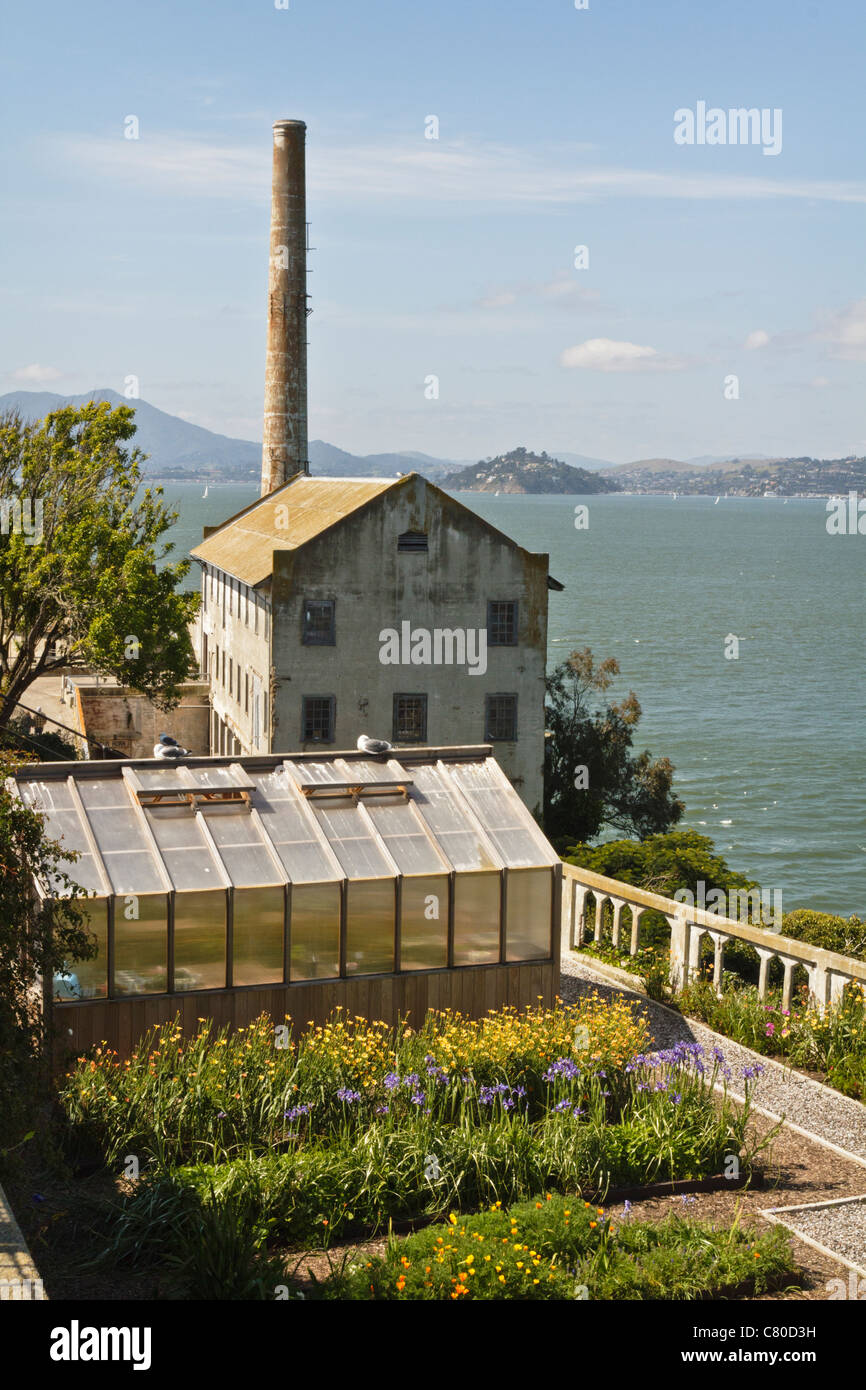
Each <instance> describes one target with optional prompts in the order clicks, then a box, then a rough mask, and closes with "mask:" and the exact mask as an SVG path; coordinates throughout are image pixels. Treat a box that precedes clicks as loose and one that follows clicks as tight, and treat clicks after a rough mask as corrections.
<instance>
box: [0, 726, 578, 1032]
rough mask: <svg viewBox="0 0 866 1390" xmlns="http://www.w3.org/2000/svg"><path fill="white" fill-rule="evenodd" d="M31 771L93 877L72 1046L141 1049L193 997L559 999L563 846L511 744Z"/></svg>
mask: <svg viewBox="0 0 866 1390" xmlns="http://www.w3.org/2000/svg"><path fill="white" fill-rule="evenodd" d="M16 784H17V789H18V793H19V795H20V796H21V798H22V799H23V800H24V802H25V803H26V804H27V805H28V806H30V807H32V808H33V809H35V810H38V811H40V812H42V813H43V814H44V815H45V818H46V833H47V834H48V835H49V836H50V837H51V838H53V839H56V840H59V841H61V842H62V844H63V847H64V848H65V849H67V850H70V851H74V852H75V853H76V855H77V856H78V857H77V859H75V861H74V862H72V863H71V864H70V865H69V867H68V870H67V872H68V873H69V876H70V877H71V878H72V879H73V880H74V881H75V882H77V883H78V884H79V885H80V886H81V887H82V888H83V889H84V890H85V891H86V892H87V894H88V895H89V896H88V900H87V908H88V911H89V918H90V927H91V930H92V932H93V933H94V934H95V936H96V939H97V942H98V947H99V950H98V954H97V956H96V958H95V959H94V960H92V961H79V962H72V961H70V962H68V963H67V968H66V971H65V972H64V973H63V975H59V976H57V977H55V980H54V983H53V988H50V989H46V991H45V992H46V994H47V995H52V996H53V997H54V1003H53V1007H54V1008H55V1011H56V1015H57V1017H58V1021H59V1022H60V1024H61V1027H60V1028H59V1030H58V1031H59V1035H60V1038H61V1041H62V1042H63V1043H65V1044H67V1045H68V1046H70V1047H73V1048H75V1049H81V1048H86V1047H87V1046H89V1045H90V1044H92V1043H94V1042H100V1041H104V1040H105V1041H108V1042H109V1043H110V1045H111V1046H114V1047H118V1049H119V1050H121V1051H124V1050H127V1049H128V1048H129V1047H130V1046H131V1045H132V1044H133V1043H134V1041H135V1039H136V1038H137V1037H139V1036H140V1035H141V1033H142V1032H143V1031H145V1029H146V1028H147V1027H148V1026H150V1025H152V1024H155V1023H160V1022H164V1021H167V1020H170V1019H172V1018H174V1017H175V1015H176V1014H177V1013H180V1015H181V1017H182V1020H183V1022H184V1024H185V1025H186V1026H188V1027H189V1028H191V1029H193V1030H194V1028H195V1026H196V1020H197V1019H198V1018H199V1017H203V1016H207V1017H210V1018H213V1019H214V1020H215V1021H216V1022H217V1023H223V1022H228V1023H231V1024H234V1025H241V1024H245V1023H247V1022H249V1021H251V1020H252V1019H253V1018H255V1017H257V1016H258V1015H259V1014H261V1013H262V1012H265V1011H267V1012H269V1013H270V1014H271V1016H272V1017H273V1018H275V1019H282V1018H283V1017H285V1015H287V1014H289V1015H291V1016H292V1017H293V1018H295V1019H297V1020H299V1022H301V1024H305V1023H306V1022H307V1021H310V1020H312V1021H316V1022H320V1021H322V1020H323V1019H325V1018H326V1017H328V1015H329V1014H330V1012H331V1011H332V1009H333V1008H334V1007H335V1006H336V1005H337V1004H343V1005H344V1007H346V1008H348V1009H349V1011H350V1012H351V1013H361V1014H364V1015H366V1016H368V1017H369V1016H373V1017H382V1018H385V1019H388V1020H391V1021H394V1020H396V1018H397V1017H398V1016H399V1015H401V1014H405V1013H406V1012H407V1011H408V1012H411V1013H412V1014H414V1015H416V1016H417V1017H419V1018H420V1017H423V1014H424V1012H425V1010H426V1009H427V1008H428V1007H431V1006H436V1007H459V1008H460V1009H461V1010H463V1011H465V1012H469V1013H474V1014H481V1013H483V1012H484V1011H485V1010H486V1009H487V1008H489V1007H491V1006H493V1005H498V1004H501V1003H503V1002H512V1003H515V1004H525V1003H528V1002H530V1000H532V1001H534V1000H536V999H537V998H538V997H539V996H541V997H542V998H544V999H545V1000H546V1002H548V1003H550V1002H552V1000H553V997H554V994H555V990H556V986H557V981H558V952H559V939H558V938H559V915H560V904H561V877H560V876H561V864H560V861H559V858H558V856H557V855H556V853H555V851H554V850H553V849H552V847H551V846H550V845H549V844H548V842H547V840H546V839H545V837H544V835H543V834H542V833H541V831H540V830H539V828H538V826H537V825H536V823H535V821H534V820H533V818H532V816H531V815H530V814H529V812H528V811H527V809H526V807H525V806H524V805H523V803H522V802H521V800H520V798H519V797H518V796H517V794H516V793H515V791H514V789H513V788H512V787H511V785H510V784H509V781H508V779H507V778H506V777H505V775H504V774H503V772H502V770H501V768H499V766H498V765H497V763H496V761H495V759H494V758H493V757H492V756H491V750H490V748H486V747H476V748H464V749H459V748H458V749H454V748H450V749H434V748H423V749H417V750H415V752H414V753H411V754H408V755H405V754H402V753H401V754H400V755H399V757H397V756H387V757H382V758H375V759H374V758H370V757H369V756H365V755H363V754H361V753H357V752H355V753H342V754H334V755H332V756H329V757H323V756H321V755H298V756H295V757H288V758H282V757H279V756H270V757H258V758H247V759H239V760H236V761H232V760H228V759H227V760H215V759H190V760H189V761H187V762H185V763H183V764H180V765H173V764H168V765H166V764H158V763H156V762H154V761H153V760H149V761H147V762H144V761H141V762H137V761H133V762H93V763H84V762H82V763H53V764H42V765H39V766H30V767H26V768H23V769H21V771H20V772H19V773H18V774H17V777H16ZM57 889H58V886H57V885H54V889H53V891H54V892H57ZM39 891H40V892H41V893H42V894H43V895H50V894H51V893H52V886H51V885H41V886H40V890H39ZM45 983H46V984H47V982H45Z"/></svg>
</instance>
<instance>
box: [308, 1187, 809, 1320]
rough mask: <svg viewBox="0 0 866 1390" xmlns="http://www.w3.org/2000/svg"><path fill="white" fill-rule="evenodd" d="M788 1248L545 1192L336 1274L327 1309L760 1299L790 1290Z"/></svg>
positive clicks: (456, 1222)
mask: <svg viewBox="0 0 866 1390" xmlns="http://www.w3.org/2000/svg"><path fill="white" fill-rule="evenodd" d="M794 1272H795V1265H794V1261H793V1256H792V1254H791V1248H790V1244H789V1242H788V1239H787V1237H786V1235H785V1233H784V1231H783V1230H782V1229H781V1228H780V1227H775V1228H773V1229H772V1230H771V1231H769V1232H767V1233H763V1234H761V1235H757V1236H756V1235H755V1234H754V1232H750V1231H745V1230H743V1229H742V1228H741V1227H740V1225H739V1223H738V1221H736V1220H735V1221H734V1222H732V1223H731V1225H730V1226H728V1227H727V1228H721V1229H718V1228H714V1227H712V1226H710V1225H707V1224H706V1223H702V1222H698V1221H692V1220H688V1219H686V1218H684V1217H681V1216H679V1215H677V1214H675V1213H671V1214H670V1215H669V1216H668V1217H667V1218H666V1219H665V1220H663V1221H661V1222H656V1223H653V1222H645V1221H643V1222H641V1221H631V1220H630V1219H628V1218H626V1219H625V1220H623V1221H620V1222H619V1223H618V1224H617V1225H616V1226H614V1223H613V1222H612V1221H611V1219H610V1217H609V1216H607V1215H606V1214H605V1212H604V1209H603V1208H601V1207H595V1206H593V1205H592V1204H591V1203H589V1202H583V1201H580V1200H577V1201H575V1200H574V1199H573V1198H569V1197H563V1196H555V1195H552V1194H549V1193H548V1194H545V1195H544V1197H543V1199H541V1200H536V1201H534V1202H524V1203H521V1204H518V1205H516V1206H513V1207H512V1208H511V1209H510V1210H505V1209H503V1207H502V1206H501V1205H500V1204H498V1203H497V1204H495V1205H494V1206H492V1207H491V1209H490V1210H488V1211H486V1212H483V1213H480V1214H478V1215H475V1216H470V1217H460V1216H458V1215H457V1214H455V1213H452V1214H451V1216H450V1218H449V1220H448V1222H447V1223H445V1224H442V1225H436V1226H429V1227H427V1229H426V1230H424V1231H419V1232H417V1233H415V1234H414V1235H411V1236H409V1237H407V1238H406V1239H405V1240H396V1239H394V1238H392V1239H390V1240H389V1242H388V1247H387V1249H386V1252H385V1254H384V1256H382V1257H380V1258H376V1259H372V1260H368V1261H356V1262H355V1263H352V1264H346V1265H345V1266H344V1268H342V1269H339V1270H336V1271H334V1272H333V1273H332V1274H331V1275H330V1277H329V1278H328V1279H327V1280H325V1281H324V1282H323V1283H322V1284H321V1285H320V1286H319V1288H318V1291H317V1292H318V1296H319V1297H320V1298H323V1299H340V1300H372V1301H381V1300H387V1301H407V1300H412V1301H418V1300H434V1301H438V1300H443V1299H447V1300H450V1301H459V1300H460V1299H461V1298H465V1299H468V1300H495V1299H509V1300H514V1299H518V1300H521V1301H527V1300H569V1301H572V1300H574V1299H578V1300H598V1299H606V1300H632V1301H634V1300H640V1299H665V1300H682V1299H697V1298H708V1297H721V1296H724V1295H725V1294H731V1293H737V1294H740V1295H744V1294H748V1295H754V1294H758V1293H763V1292H765V1291H766V1290H768V1289H776V1288H779V1287H780V1286H782V1285H783V1284H785V1283H790V1281H791V1277H792V1275H793V1274H794Z"/></svg>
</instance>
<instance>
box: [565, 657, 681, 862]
mask: <svg viewBox="0 0 866 1390" xmlns="http://www.w3.org/2000/svg"><path fill="white" fill-rule="evenodd" d="M618 675H619V665H618V663H617V662H616V661H615V660H614V658H613V657H608V658H607V660H606V661H602V662H601V663H600V664H599V665H598V666H596V665H595V662H594V660H593V655H592V652H591V651H590V650H589V648H588V647H587V648H584V650H582V651H574V652H572V653H571V655H570V656H569V657H568V659H567V661H564V662H563V663H562V665H560V666H558V667H557V669H556V670H555V671H554V672H553V673H552V675H551V676H549V678H548V681H547V709H546V724H547V737H546V740H545V759H544V828H545V831H546V832H547V834H548V836H549V837H550V838H551V839H552V840H553V841H554V842H557V841H559V842H562V841H563V840H564V839H566V838H567V839H569V840H570V841H571V842H572V843H574V842H575V841H586V840H592V839H595V837H596V836H597V835H599V834H600V833H601V832H602V831H603V830H606V829H613V830H619V831H622V832H623V833H624V834H626V835H636V836H638V838H640V839H644V838H645V837H646V836H647V835H652V834H655V833H659V832H662V831H665V830H668V829H670V827H671V826H672V825H675V824H676V822H677V821H678V820H679V819H680V817H681V816H682V813H683V810H684V807H683V803H682V802H681V801H680V800H679V799H678V798H677V797H676V796H674V794H673V792H672V790H671V784H672V781H673V774H674V769H673V765H672V763H671V762H670V760H669V759H668V758H656V759H653V758H652V757H651V755H650V754H649V753H648V752H646V751H644V752H643V753H637V754H635V753H633V752H632V740H633V738H634V733H635V729H636V727H637V724H638V721H639V720H640V717H641V707H640V705H639V704H638V701H637V697H636V695H635V694H634V691H630V692H629V694H628V695H627V696H626V698H625V699H624V700H620V701H619V703H611V702H610V701H608V700H607V699H606V692H607V690H608V689H609V687H610V685H611V684H612V682H613V679H614V677H615V676H618ZM599 697H601V702H600V700H599ZM599 705H600V707H599Z"/></svg>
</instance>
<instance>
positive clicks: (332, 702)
mask: <svg viewBox="0 0 866 1390" xmlns="http://www.w3.org/2000/svg"><path fill="white" fill-rule="evenodd" d="M312 700H319V701H322V702H327V704H328V723H329V732H330V738H316V737H315V735H310V734H308V733H307V705H308V704H310V702H311V701H312ZM336 731H337V697H336V695H302V696H301V742H302V743H333V742H334V741H335V737H336Z"/></svg>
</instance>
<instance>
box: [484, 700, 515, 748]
mask: <svg viewBox="0 0 866 1390" xmlns="http://www.w3.org/2000/svg"><path fill="white" fill-rule="evenodd" d="M484 724H485V733H484V740H485V742H486V743H496V742H502V743H514V742H515V740H516V738H517V696H516V695H488V696H487V698H486V699H485V702H484Z"/></svg>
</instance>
